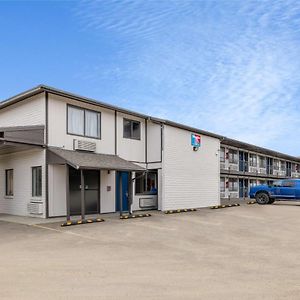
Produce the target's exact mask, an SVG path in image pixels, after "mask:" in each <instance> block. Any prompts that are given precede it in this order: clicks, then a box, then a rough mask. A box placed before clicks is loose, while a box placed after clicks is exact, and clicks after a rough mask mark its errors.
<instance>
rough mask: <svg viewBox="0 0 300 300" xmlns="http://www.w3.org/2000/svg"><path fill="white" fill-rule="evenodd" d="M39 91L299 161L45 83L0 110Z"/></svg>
mask: <svg viewBox="0 0 300 300" xmlns="http://www.w3.org/2000/svg"><path fill="white" fill-rule="evenodd" d="M40 93H51V94H54V95H58V96H62V97H67V98H70V99H73V100H77V101H80V102H84V103H88V104H92V105H96V106H100V107H103V108H107V109H111V110H114V111H118V112H121V113H125V114H129V115H132V116H136V117H139V118H142V119H147V120H150V121H152V122H156V123H160V124H166V125H169V126H172V127H176V128H180V129H183V130H187V131H191V132H194V133H198V134H203V135H206V136H210V137H213V138H217V139H219V140H220V141H221V143H222V144H226V145H231V146H234V147H237V148H244V149H247V150H250V151H255V152H261V153H264V154H266V155H270V156H277V157H279V158H283V159H287V160H292V161H296V162H300V157H295V156H291V155H288V154H284V153H281V152H277V151H273V150H270V149H266V148H263V147H259V146H256V145H252V144H248V143H244V142H241V141H237V140H234V139H230V138H227V137H226V136H223V135H219V134H215V133H212V132H209V131H205V130H201V129H199V128H195V127H191V126H188V125H184V124H180V123H176V122H173V121H170V120H166V119H160V118H156V117H153V116H150V115H145V114H141V113H138V112H134V111H132V110H128V109H124V108H121V107H118V106H115V105H111V104H108V103H105V102H102V101H96V100H95V99H92V98H88V97H83V96H80V95H77V94H74V93H70V92H66V91H64V90H61V89H57V88H54V87H51V86H47V85H44V84H40V85H38V86H36V87H34V88H32V89H30V90H27V91H25V92H23V93H20V94H17V95H16V96H13V97H11V98H8V99H6V100H4V101H2V102H0V110H1V109H3V108H5V107H8V106H10V105H12V104H15V103H18V102H20V101H22V100H25V99H26V98H28V97H31V96H34V95H37V94H40Z"/></svg>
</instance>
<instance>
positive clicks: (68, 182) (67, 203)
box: [66, 164, 71, 221]
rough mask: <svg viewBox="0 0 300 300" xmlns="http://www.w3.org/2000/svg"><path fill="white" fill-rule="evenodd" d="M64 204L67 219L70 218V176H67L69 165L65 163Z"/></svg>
mask: <svg viewBox="0 0 300 300" xmlns="http://www.w3.org/2000/svg"><path fill="white" fill-rule="evenodd" d="M66 205H67V221H70V219H71V209H70V178H69V166H68V165H67V164H66Z"/></svg>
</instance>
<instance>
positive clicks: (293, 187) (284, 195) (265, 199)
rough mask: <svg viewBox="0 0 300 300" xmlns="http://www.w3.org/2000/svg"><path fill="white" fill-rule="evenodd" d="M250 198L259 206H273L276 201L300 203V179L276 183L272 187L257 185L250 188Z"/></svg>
mask: <svg viewBox="0 0 300 300" xmlns="http://www.w3.org/2000/svg"><path fill="white" fill-rule="evenodd" d="M249 197H250V198H255V199H256V202H257V203H258V204H272V203H274V201H275V200H281V201H284V200H285V201H288V200H294V201H295V200H296V201H300V179H284V180H277V181H274V182H273V184H271V185H257V186H253V187H251V188H250V192H249Z"/></svg>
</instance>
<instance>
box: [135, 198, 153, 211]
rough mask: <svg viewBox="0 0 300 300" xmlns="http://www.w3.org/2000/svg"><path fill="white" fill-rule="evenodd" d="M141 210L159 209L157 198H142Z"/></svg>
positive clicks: (140, 202)
mask: <svg viewBox="0 0 300 300" xmlns="http://www.w3.org/2000/svg"><path fill="white" fill-rule="evenodd" d="M139 204H140V208H148V209H150V208H156V207H157V197H153V198H140V199H139Z"/></svg>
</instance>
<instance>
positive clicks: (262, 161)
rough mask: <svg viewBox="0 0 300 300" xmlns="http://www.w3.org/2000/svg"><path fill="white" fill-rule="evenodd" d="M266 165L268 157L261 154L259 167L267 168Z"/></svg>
mask: <svg viewBox="0 0 300 300" xmlns="http://www.w3.org/2000/svg"><path fill="white" fill-rule="evenodd" d="M266 165H267V161H266V158H265V157H264V156H260V157H259V167H260V168H266Z"/></svg>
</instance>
